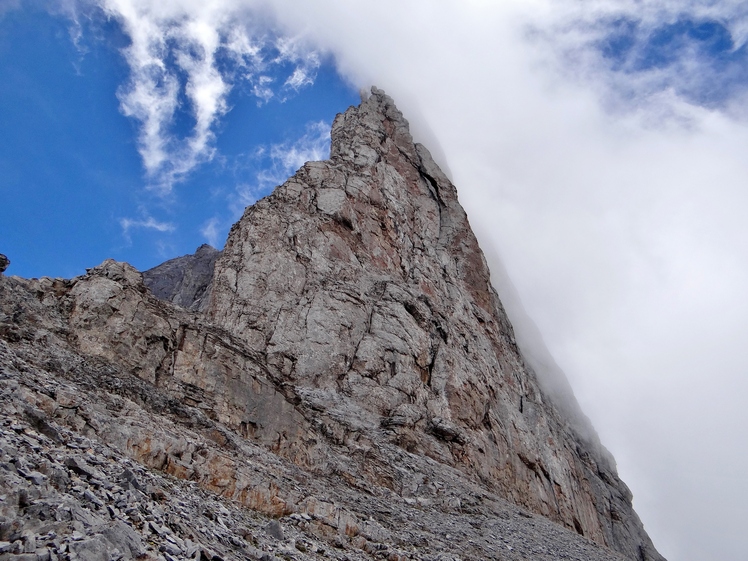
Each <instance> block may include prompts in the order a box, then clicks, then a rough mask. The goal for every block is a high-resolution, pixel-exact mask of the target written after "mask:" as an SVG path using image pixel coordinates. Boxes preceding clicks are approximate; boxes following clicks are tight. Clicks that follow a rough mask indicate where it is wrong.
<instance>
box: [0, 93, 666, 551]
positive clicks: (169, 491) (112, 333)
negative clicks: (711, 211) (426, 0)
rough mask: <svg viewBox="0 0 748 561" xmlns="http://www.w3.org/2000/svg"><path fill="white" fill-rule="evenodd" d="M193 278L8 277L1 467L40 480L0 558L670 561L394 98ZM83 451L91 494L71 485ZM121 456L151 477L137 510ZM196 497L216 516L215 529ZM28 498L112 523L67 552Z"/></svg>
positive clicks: (17, 514)
mask: <svg viewBox="0 0 748 561" xmlns="http://www.w3.org/2000/svg"><path fill="white" fill-rule="evenodd" d="M189 268H190V267H189V266H186V267H185V268H183V271H186V272H184V273H183V274H182V277H181V278H182V279H184V278H188V277H189V275H190V274H192V273H190V271H189ZM152 272H153V271H151V273H152ZM200 275H202V276H201V277H200V278H203V277H204V276H205V275H204V274H203V273H202V272H201V273H200ZM196 277H197V275H193V277H192V278H196ZM154 282H156V283H158V282H159V279H158V275H154V276H152V279H151V280H150V281H149V284H151V286H154V284H153V283H154ZM201 282H202V281H201ZM180 283H181V286H184V285H185V283H184V282H183V281H179V282H177V283H174V282H171V281H170V284H169V283H164V284H163V286H167V285H168V286H170V287H171V289H169V290H167V291H166V293H165V294H162V297H163V298H164V299H165V300H168V302H167V301H163V300H159V299H157V298H155V297H154V296H153V295H152V294H151V292H150V291H149V290H148V289H147V288H146V286H145V285H144V284H143V278H142V275H141V274H140V273H138V272H137V271H135V270H134V269H133V268H132V267H130V266H129V265H126V264H121V263H115V262H113V261H107V262H105V263H104V264H102V265H101V266H99V267H96V268H94V269H92V270H90V271H89V272H88V274H87V275H85V276H84V277H80V278H77V279H73V280H70V281H65V280H50V279H42V280H39V281H37V280H23V279H17V278H5V277H0V353H1V355H0V356H1V359H2V360H0V378H1V381H2V384H3V385H2V388H3V391H4V392H5V393H4V397H3V400H4V401H6V400H7V402H8V403H11V404H13V407H10V408H7V409H4V411H3V416H4V419H5V427H6V428H5V429H4V432H3V433H2V435H0V436H2V438H4V439H5V440H2V442H3V451H6V450H9V449H11V448H12V449H14V450H23V454H21V453H18V452H16V453H13V452H10V453H6V455H8V456H9V457H10V458H11V459H12V458H21V459H22V465H20V468H21V471H19V470H18V467H19V465H18V461H16V462H10V460H8V459H6V460H3V462H4V463H3V464H2V465H0V467H2V468H3V469H4V470H5V471H6V474H5V476H4V477H5V479H3V482H4V483H3V485H5V487H4V489H13V488H14V486H16V485H17V484H21V483H23V485H26V486H27V487H28V488H29V489H33V491H30V492H31V495H29V494H28V492H27V495H26V498H25V499H22V498H21V497H20V496H19V495H14V494H13V492H10V491H9V492H6V491H3V492H4V493H6V494H5V497H6V499H4V502H3V503H0V504H2V505H3V507H2V508H3V509H4V510H3V511H2V513H0V515H2V516H4V517H5V520H6V522H2V524H9V525H10V526H8V527H11V528H16V529H15V530H12V531H11V530H9V531H8V532H6V533H4V534H3V535H0V540H5V541H6V542H8V545H7V546H0V549H2V548H3V547H5V548H6V550H7V551H10V550H11V549H13V548H15V549H13V551H15V552H16V554H18V552H17V550H18V549H19V548H25V549H33V548H31V547H30V546H27V545H26V544H27V543H32V538H31V537H28V538H24V536H25V535H27V534H24V533H23V532H27V533H28V536H32V534H33V540H36V541H33V543H34V544H35V545H38V544H39V543H40V541H39V540H41V542H42V543H51V544H52V545H44V546H43V547H46V548H47V550H48V551H49V552H50V556H51V555H52V554H54V555H58V556H63V557H64V556H66V555H67V556H68V557H70V558H73V557H74V555H72V554H74V553H75V547H78V546H75V547H73V549H71V547H70V544H72V543H73V542H76V540H75V539H74V538H73V537H72V536H73V534H72V533H71V532H78V533H79V535H80V538H79V539H78V541H85V540H99V542H101V543H102V544H103V545H102V546H101V548H103V550H104V551H105V552H108V553H104V554H102V555H103V556H104V557H101V558H105V556H106V555H109V554H111V553H112V551H113V549H115V548H116V549H117V550H118V551H119V554H120V555H122V556H123V557H124V558H129V557H127V556H128V555H131V556H135V555H136V553H138V554H139V553H142V552H149V553H147V554H148V555H152V556H154V557H156V558H158V557H159V556H161V557H162V558H164V559H168V558H169V557H168V556H169V555H171V556H172V557H173V558H179V556H182V557H188V556H190V555H191V556H193V557H194V558H201V557H200V556H201V555H202V556H203V557H205V558H208V559H209V558H211V556H213V555H215V556H218V557H222V558H250V559H251V558H255V559H259V558H262V557H263V556H270V555H276V554H277V555H281V556H285V557H292V558H299V559H306V558H309V559H319V558H323V557H330V558H337V559H343V558H349V559H365V558H388V559H437V558H438V559H451V558H459V559H527V558H532V559H557V558H561V557H564V558H572V559H620V558H628V559H635V560H657V559H661V557H660V556H659V555H658V553H657V552H656V551H655V549H654V548H653V546H652V544H651V542H650V540H649V538H648V537H647V535H646V533H645V532H644V530H643V529H642V527H641V524H640V522H639V520H638V518H637V516H636V514H635V513H634V512H633V510H632V507H631V495H630V493H629V491H628V489H627V488H626V486H625V485H624V484H623V483H622V482H621V481H620V480H619V478H618V476H617V474H616V471H615V466H614V463H613V461H612V459H611V458H610V456H609V454H608V453H607V452H606V451H605V450H604V448H603V447H602V446H601V445H600V444H599V442H598V441H597V438H596V436H595V435H594V431H592V430H591V429H590V427H589V426H587V425H586V424H585V422H584V420H583V419H581V418H579V417H578V416H572V417H573V418H572V417H570V416H569V415H568V414H566V413H562V411H568V410H574V407H571V408H569V407H568V406H565V407H559V406H558V404H554V402H553V401H552V400H551V398H550V395H549V394H548V393H547V392H546V391H545V390H544V387H545V386H542V385H541V384H540V383H539V382H538V380H537V378H536V376H535V373H534V372H533V371H532V369H530V368H529V367H527V366H526V364H525V361H524V360H523V357H522V355H521V353H520V350H519V349H518V348H517V345H516V343H515V340H514V336H513V333H512V327H511V325H510V323H509V320H508V319H507V317H506V314H505V313H504V311H503V308H502V306H501V303H500V301H499V298H498V296H497V295H496V293H495V291H494V290H493V288H492V287H491V284H490V279H489V273H488V268H487V266H486V264H485V260H484V258H483V255H482V253H481V251H480V249H479V248H478V245H477V242H476V240H475V237H474V236H473V234H472V231H471V230H470V227H469V224H468V222H467V218H466V216H465V213H464V211H463V210H462V208H461V207H460V205H459V203H458V201H457V196H456V192H455V189H454V187H453V186H452V184H451V182H450V181H449V180H448V179H447V178H446V177H445V176H444V175H443V174H442V173H441V172H440V170H439V169H438V167H437V166H436V165H435V164H434V162H433V161H432V159H431V157H430V156H429V154H428V152H427V150H426V149H425V148H424V147H422V146H420V145H417V144H414V143H413V141H412V139H411V137H410V134H409V132H408V127H407V122H406V121H405V120H404V119H403V117H402V115H401V114H400V113H399V111H397V109H396V108H395V106H394V104H393V103H392V100H391V99H389V98H388V97H387V96H385V95H384V94H383V93H382V92H380V91H378V90H374V91H373V94H372V96H371V97H370V98H369V99H367V100H365V101H363V102H362V104H361V105H360V106H359V107H352V108H350V109H349V110H348V111H347V112H346V113H345V114H343V115H339V116H338V118H337V119H336V121H335V123H334V125H333V130H332V148H331V159H330V160H328V161H326V162H314V163H308V164H306V165H305V166H304V167H303V168H302V169H301V170H299V172H298V173H297V174H296V175H295V176H294V177H293V178H291V179H289V181H288V182H286V183H285V184H284V185H282V186H280V187H278V188H277V189H276V191H275V192H274V193H273V195H271V196H270V197H268V198H266V199H263V200H262V201H259V202H258V203H257V204H256V205H254V206H253V207H250V208H248V209H247V211H246V212H245V214H244V216H243V217H242V219H241V220H240V221H239V222H238V223H237V224H236V225H235V226H234V227H233V228H232V231H231V233H230V235H229V239H228V242H227V244H226V248H225V250H224V251H223V253H222V255H221V256H220V258H219V259H218V261H217V262H216V264H215V272H214V275H213V277H212V281H211V283H209V284H211V288H210V289H209V290H206V291H203V292H201V294H200V295H198V292H200V291H199V290H194V289H192V288H191V289H190V290H187V291H184V290H182V289H181V288H180V289H177V290H174V287H176V286H177V285H180ZM187 284H189V285H190V286H192V287H194V286H197V285H198V284H200V283H195V282H190V283H187ZM204 286H206V287H207V286H208V284H205V285H204ZM205 294H208V295H209V297H208V298H207V299H206V298H205V297H204V295H205ZM177 295H179V296H178V298H179V299H180V300H179V303H180V304H181V307H180V306H176V305H175V304H174V302H175V301H176V300H175V298H176V297H177ZM190 295H194V299H191V298H193V297H192V296H190ZM201 296H202V300H199V298H200V297H201ZM196 303H197V305H195V304H196ZM199 310H204V311H199ZM39 433H41V434H42V435H43V438H42V436H40V434H39ZM80 438H84V439H86V440H85V442H86V446H87V448H86V449H87V450H88V452H86V453H87V454H89V455H91V456H92V458H93V459H92V460H91V461H92V462H94V465H95V466H97V469H98V470H99V471H100V472H102V473H103V472H106V474H105V476H101V477H99V476H96V477H93V479H94V480H95V481H94V482H93V483H92V481H91V479H92V478H91V477H89V476H86V475H85V474H83V475H81V474H80V473H77V472H76V473H73V474H72V475H71V473H70V469H73V471H74V472H75V469H74V468H72V467H70V466H69V465H68V464H69V463H70V459H69V458H71V457H72V458H80V457H81V453H78V452H74V451H75V450H79V449H80V446H79V444H78V442H79V440H78V439H80ZM29 439H31V440H29ZM45 439H46V440H45ZM29 441H30V442H32V444H30V445H29V444H27V443H28V442H29ZM34 442H36V443H37V444H36V445H35V444H33V443H34ZM70 443H72V444H73V446H72V447H70V446H69V444H70ZM75 446H79V448H75ZM86 446H84V447H86ZM71 450H73V451H72V452H71ZM83 459H84V460H85V461H88V460H86V458H83ZM89 459H90V458H89ZM97 462H98V463H97ZM128 462H135V463H134V464H133V463H128ZM115 465H116V466H125V467H127V468H128V470H129V472H133V470H134V469H135V468H136V466H143V467H144V468H147V470H146V471H143V470H141V471H140V474H141V477H142V478H145V479H147V483H142V484H140V485H141V487H142V489H141V490H140V492H141V494H142V495H143V496H142V497H141V496H139V495H137V494H135V495H133V496H127V497H125V496H123V495H122V493H125V494H126V492H127V489H128V487H127V485H126V484H125V482H124V481H123V477H124V476H122V473H124V472H123V471H122V470H121V469H120V467H114V466H115ZM61 466H62V467H61ZM81 469H84V468H81ZM86 469H87V468H86ZM45 470H46V473H45ZM55 470H58V471H60V473H63V475H64V473H67V477H68V479H69V480H70V482H68V480H66V479H65V477H63V476H60V477H61V478H62V479H61V480H60V481H61V482H59V481H58V479H54V480H52V478H51V476H50V474H56V473H57V471H55ZM65 470H67V472H66V471H65ZM148 470H155V471H148ZM31 472H38V473H39V474H41V475H42V476H44V477H47V478H49V480H47V479H44V477H39V476H33V477H32V478H31V479H29V477H31V476H30V475H29V474H30V473H31ZM76 474H77V475H76ZM73 475H75V476H76V477H77V478H78V479H77V480H76V479H75V478H74V477H73ZM55 477H56V476H55ZM124 479H127V478H126V477H124ZM78 480H80V481H81V482H79V481H78ZM184 481H190V482H193V483H195V484H197V485H198V486H199V487H200V488H202V489H204V490H206V491H208V492H210V493H212V494H213V495H210V496H211V497H213V498H211V499H209V500H210V501H213V503H211V504H215V505H220V508H223V509H225V511H226V512H227V513H228V514H224V515H223V516H220V517H216V516H214V517H213V518H212V519H211V520H210V521H205V520H204V519H203V518H201V516H203V514H202V513H201V512H200V508H201V507H200V506H199V501H195V500H192V502H190V500H187V499H188V498H190V497H192V496H193V495H192V493H193V491H192V488H191V487H190V486H189V485H188V484H187V483H184ZM71 482H72V483H71ZM107 485H111V486H112V489H114V491H112V489H108V488H107ZM148 485H151V486H153V487H154V488H157V489H160V490H161V491H157V492H156V495H157V498H156V499H154V495H152V494H151V495H149V493H150V491H148V489H149V487H148ZM115 487H116V489H115ZM143 489H145V490H146V491H143ZM86 491H88V492H89V494H88V496H86V494H85V492H86ZM115 491H116V492H115ZM118 493H120V494H119V495H118ZM29 496H32V498H31V499H29V498H28V497H29ZM91 497H94V498H96V499H97V501H98V503H97V502H96V501H94V500H92V499H91ZM149 497H150V498H149ZM205 497H208V495H205ZM154 500H155V501H156V502H157V503H159V504H161V503H163V504H161V506H159V504H155V503H153V501H154ZM206 500H208V499H206ZM34 501H42V502H43V501H47V503H49V502H50V501H52V503H54V501H57V503H55V504H63V503H65V504H68V503H67V502H66V501H68V502H69V501H72V502H74V503H75V504H76V505H78V507H79V508H83V509H88V510H91V509H93V510H94V511H96V512H97V513H98V514H97V516H99V518H100V519H96V520H94V521H93V522H90V521H89V522H87V523H86V522H81V524H83V526H80V525H78V526H75V525H73V524H72V522H70V523H69V524H67V525H65V524H60V525H59V530H57V529H55V530H53V531H54V532H55V533H56V535H57V538H59V540H58V541H59V544H58V543H57V542H55V539H56V538H50V537H49V534H48V533H47V534H42V533H41V532H42V530H45V531H47V532H48V530H46V527H45V526H44V524H42V523H41V522H44V520H40V516H41V515H40V514H38V512H37V510H34V509H33V508H32V507H33V506H34V504H36V503H35V502H34ZM128 501H129V502H128ZM47 503H45V504H47ZM99 503H100V504H99ZM117 504H121V505H122V506H116V505H117ZM92 505H93V506H92ZM111 505H115V506H116V509H118V510H114V511H111V510H109V506H111ZM156 506H158V508H156V509H155V510H154V508H155V507H156ZM78 507H76V508H78ZM177 507H179V508H181V509H182V510H179V508H177ZM217 508H219V506H216V507H211V509H209V510H210V512H212V513H214V514H215V511H216V509H217ZM29 509H31V510H29ZM128 509H130V512H136V511H139V512H141V514H137V512H136V516H135V518H133V517H131V516H129V514H128V512H129V511H128ZM133 509H135V510H133ZM149 509H150V510H149ZM247 509H248V510H247ZM176 512H182V515H181V516H176V517H175V518H174V519H173V520H172V519H170V518H169V516H170V514H172V513H176ZM45 516H47V515H45ZM149 516H150V517H151V518H152V520H151V519H148V517H149ZM263 516H265V517H267V516H270V517H275V518H280V524H281V525H282V526H283V527H284V528H285V529H286V530H287V531H286V532H285V535H283V536H281V533H280V532H277V531H276V530H277V528H276V527H275V526H273V525H270V526H268V522H267V520H265V519H264V518H262V517H263ZM209 518H210V517H209ZM154 521H155V528H156V529H155V530H154V528H152V527H151V525H150V523H151V522H154ZM63 522H66V523H67V522H69V521H67V520H63ZM119 524H124V525H125V526H127V528H130V530H132V531H133V532H135V533H136V534H137V536H136V535H134V534H131V533H130V530H126V529H125V528H124V527H122V526H119ZM113 525H117V528H118V529H119V530H118V532H119V533H123V532H124V535H126V536H129V537H128V538H127V540H129V541H127V543H128V544H135V543H136V542H137V544H138V545H133V546H132V547H130V546H129V545H128V546H127V547H126V548H123V547H120V546H121V545H122V543H123V542H122V541H121V540H120V541H117V539H119V538H117V539H115V538H111V539H110V537H107V536H108V535H109V534H107V528H110V527H113ZM74 526H75V527H74ZM0 527H3V528H4V527H5V526H0ZM244 527H250V530H248V533H249V535H251V537H252V538H253V539H247V537H246V535H245V534H244V533H243V529H242V528H244ZM258 528H259V529H262V528H267V531H264V530H262V531H260V530H258ZM159 529H160V530H161V532H159V531H158V530H159ZM83 530H85V532H84V531H83ZM13 532H15V533H13ZM66 532H67V533H66ZM110 533H111V532H110ZM116 533H117V532H115V534H116ZM273 534H274V535H275V537H273ZM169 535H171V536H172V537H173V539H172V540H171V541H170V540H168V536H169ZM3 536H6V537H3ZM45 536H46V537H45ZM63 536H64V537H63ZM97 536H103V537H97ZM11 538H14V539H11ZM136 538H137V539H136ZM232 538H233V541H232ZM123 539H124V538H123ZM45 540H47V542H45ZM66 540H67V541H66ZM137 540H140V541H137ZM188 540H189V541H188ZM167 541H168V542H169V543H170V544H171V543H177V545H179V544H180V541H181V544H182V545H179V547H180V548H181V549H180V551H179V552H178V553H169V552H168V551H167V549H166V548H167ZM65 544H67V545H65ZM63 545H65V547H63ZM294 545H295V547H294ZM182 546H184V547H182ZM149 547H150V550H149ZM128 548H129V549H128ZM138 548H140V549H138ZM123 549H128V550H129V551H130V553H129V554H128V553H127V551H123ZM159 550H160V551H159ZM203 550H205V551H208V550H210V552H212V553H210V554H208V553H205V554H203V553H200V552H201V551H203ZM34 551H36V550H34ZM174 551H176V550H174ZM31 554H32V553H28V555H31ZM33 554H34V555H36V553H33ZM3 555H6V554H3ZM7 555H9V553H8V554H7ZM41 555H42V556H43V555H45V553H44V552H42V553H41ZM71 555H72V556H71ZM175 556H176V557H175ZM267 558H270V557H267Z"/></svg>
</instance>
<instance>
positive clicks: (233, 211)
mask: <svg viewBox="0 0 748 561" xmlns="http://www.w3.org/2000/svg"><path fill="white" fill-rule="evenodd" d="M329 156H330V123H325V122H324V121H317V122H311V123H308V124H307V125H306V130H305V132H304V134H303V135H301V136H300V137H298V138H296V139H293V140H288V141H285V142H280V143H276V144H271V145H269V146H259V147H258V148H257V149H256V150H255V152H254V153H253V154H251V155H249V156H246V157H245V158H244V162H243V164H242V165H243V166H248V167H249V171H248V173H246V170H245V173H246V175H249V176H251V177H252V178H253V179H252V180H251V181H243V182H240V183H238V184H237V185H235V186H234V189H233V190H232V191H231V193H230V194H229V195H228V196H227V211H228V213H227V214H221V215H214V216H212V217H211V218H209V219H208V220H206V221H205V222H204V223H203V225H202V226H201V228H200V233H201V234H202V236H203V237H204V238H205V239H206V240H207V242H208V243H209V244H210V245H212V246H214V247H219V245H220V244H222V243H223V241H224V240H225V239H226V235H227V233H228V230H229V228H230V227H231V225H232V224H233V223H234V222H235V221H236V220H237V219H238V218H239V217H240V216H241V214H242V212H244V209H245V208H246V207H247V206H249V205H252V204H254V203H256V202H257V201H258V200H259V199H261V198H262V197H265V196H267V195H269V194H270V193H271V192H272V191H273V189H274V188H275V187H276V186H278V185H280V184H282V183H284V182H285V181H286V180H287V179H288V178H289V177H290V176H291V175H293V174H294V173H295V172H296V171H297V170H298V169H299V168H300V167H301V166H303V165H304V164H305V163H306V162H309V161H319V160H326V159H327V158H329Z"/></svg>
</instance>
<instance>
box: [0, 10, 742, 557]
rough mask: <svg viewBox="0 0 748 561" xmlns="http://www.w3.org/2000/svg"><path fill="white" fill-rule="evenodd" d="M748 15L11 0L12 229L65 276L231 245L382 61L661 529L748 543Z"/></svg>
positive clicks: (3, 165)
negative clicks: (234, 230)
mask: <svg viewBox="0 0 748 561" xmlns="http://www.w3.org/2000/svg"><path fill="white" fill-rule="evenodd" d="M746 38H748V5H746V3H745V1H744V0H721V1H720V2H714V1H711V0H678V1H676V0H584V1H581V0H534V1H532V2H528V1H527V0H502V2H485V1H482V0H475V1H470V2H464V1H460V2H434V1H433V0H409V1H407V2H405V1H402V0H378V1H377V3H376V9H372V8H371V4H370V3H368V2H365V1H358V0H305V2H280V1H277V0H211V1H205V0H171V1H169V2H153V1H152V0H26V1H24V0H0V130H1V131H2V134H0V212H2V215H0V252H2V253H6V254H7V255H8V256H9V257H10V259H11V261H12V264H11V266H10V268H9V269H8V271H7V273H8V274H16V275H20V276H24V277H34V276H36V277H38V276H41V275H49V276H63V277H72V276H75V275H78V274H82V273H83V272H84V269H85V268H86V267H91V266H95V265H97V264H98V263H100V262H101V261H102V260H104V259H105V258H108V257H113V258H115V259H118V260H125V261H129V262H130V263H132V264H133V265H135V266H136V267H138V268H140V269H146V268H148V267H151V266H153V265H155V264H157V263H159V262H161V261H163V260H165V259H167V258H170V257H173V256H177V255H182V254H186V253H190V252H192V251H194V249H195V248H196V247H197V246H198V245H199V244H201V243H203V242H205V241H210V242H212V243H214V244H215V245H217V246H220V245H221V244H222V243H223V241H224V240H225V236H226V232H227V231H228V229H229V227H230V225H231V223H232V222H233V221H234V220H236V219H237V218H238V216H239V214H240V213H241V211H242V209H243V208H244V206H245V205H246V204H250V203H252V202H253V201H254V200H255V199H256V198H258V197H261V196H263V195H264V194H267V193H268V192H269V191H270V190H271V189H272V187H273V186H274V185H276V184H278V183H281V182H282V181H283V180H284V179H285V178H286V177H288V176H289V175H290V174H291V173H293V171H294V170H295V169H296V168H297V167H298V166H300V165H301V164H302V163H303V161H304V160H305V159H318V158H322V157H325V156H326V150H327V142H328V139H327V136H326V135H327V130H328V127H329V124H330V122H331V121H332V119H333V118H334V116H335V114H336V113H338V112H340V111H343V110H345V108H347V107H348V106H349V105H351V104H355V103H357V102H358V93H357V92H358V89H359V88H360V87H368V86H370V85H372V84H376V85H377V86H379V87H382V88H384V89H385V90H386V91H387V93H389V94H390V95H392V96H393V97H394V99H395V100H396V102H397V104H398V106H399V107H400V109H401V110H403V112H404V114H405V115H406V117H407V118H408V119H409V120H410V122H411V130H412V132H413V134H414V136H415V138H416V140H419V141H422V142H423V143H424V144H426V145H427V146H428V147H429V148H431V150H432V152H433V153H435V154H436V155H437V156H438V159H439V160H440V162H441V163H442V164H446V165H447V166H448V168H449V170H450V171H451V175H452V177H453V179H454V181H455V184H456V185H457V188H458V191H459V194H460V200H461V203H462V204H463V206H464V207H465V208H466V210H467V212H468V216H469V217H470V221H471V224H472V226H473V228H474V229H475V230H476V233H477V235H478V237H479V240H480V242H481V245H482V246H483V248H484V250H485V251H486V253H487V255H488V257H489V261H492V260H495V261H501V263H502V264H503V268H504V269H506V271H507V272H508V275H509V277H510V279H511V281H512V282H513V284H514V285H515V287H516V291H517V293H518V294H519V297H520V298H521V303H522V305H523V306H524V308H525V309H526V311H527V313H528V315H529V316H530V317H531V318H532V319H533V320H534V322H535V323H536V324H537V327H538V329H539V331H540V333H541V334H542V336H543V339H544V342H545V344H547V346H548V348H549V350H550V351H551V353H552V355H553V356H554V357H555V359H556V360H557V362H558V363H559V365H560V366H561V367H562V369H563V370H564V371H565V372H566V374H567V376H568V377H569V379H570V382H571V383H572V386H573V388H574V391H575V393H576V395H577V396H578V398H579V400H580V403H581V404H582V407H583V409H584V410H585V412H586V413H587V414H588V415H589V416H590V418H591V419H592V420H593V423H594V425H595V427H596V428H597V429H598V431H599V433H600V435H601V438H602V441H603V442H604V443H605V444H606V446H608V448H610V449H611V451H612V452H613V454H614V455H615V457H616V459H617V461H618V466H619V471H620V474H621V476H622V478H623V479H624V480H625V481H626V482H627V484H628V485H629V486H630V487H631V489H632V491H633V493H634V506H635V508H636V509H637V512H638V513H639V514H640V516H641V518H642V519H643V521H644V524H645V527H646V528H647V529H648V531H649V532H650V534H651V536H652V538H653V539H654V541H655V544H656V545H657V546H658V548H659V549H660V550H661V551H662V552H663V553H664V554H665V555H666V556H667V557H668V558H669V559H670V561H701V560H703V559H709V558H711V559H727V560H733V559H743V558H744V557H745V551H746V550H748V535H746V533H745V529H744V528H743V527H742V523H743V520H744V518H745V514H744V512H745V504H746V503H748V486H746V483H745V481H746V479H745V476H744V474H745V473H746V472H748V450H746V449H745V446H744V444H743V443H744V441H745V431H746V427H748V409H746V408H745V396H746V395H748V377H746V375H745V373H746V372H748V355H746V353H745V350H744V348H745V340H746V338H748V299H747V298H746V296H745V286H746V285H748V254H746V251H745V248H746V247H748V221H747V220H746V219H745V210H746V208H748V189H746V178H747V177H748V158H746V156H745V155H746V153H748V111H746V107H747V105H746V101H748V48H747V47H746V44H747V42H746ZM496 270H499V268H498V267H497V268H496ZM507 307H508V308H509V307H510V306H509V305H508V306H507Z"/></svg>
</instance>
